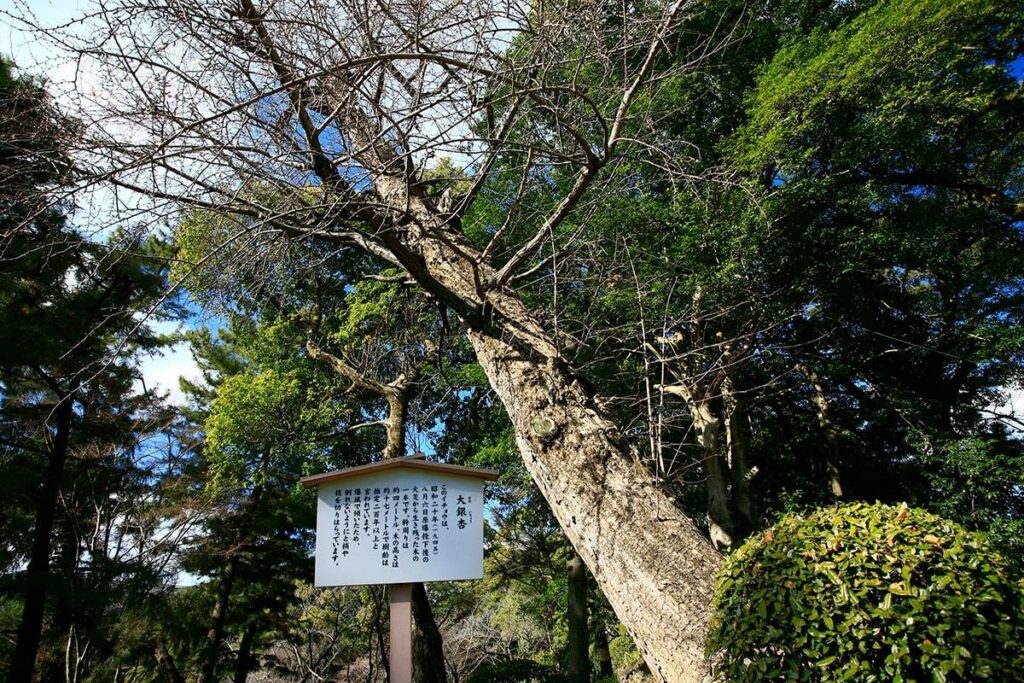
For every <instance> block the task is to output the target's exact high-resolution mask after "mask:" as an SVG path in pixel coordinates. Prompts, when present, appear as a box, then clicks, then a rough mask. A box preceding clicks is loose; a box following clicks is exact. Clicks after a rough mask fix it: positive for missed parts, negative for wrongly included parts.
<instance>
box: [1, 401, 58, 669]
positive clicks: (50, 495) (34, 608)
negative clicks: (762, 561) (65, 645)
mask: <svg viewBox="0 0 1024 683" xmlns="http://www.w3.org/2000/svg"><path fill="white" fill-rule="evenodd" d="M72 408H73V398H72V397H71V396H65V397H64V398H63V399H61V401H60V402H59V403H58V404H57V406H56V408H55V410H54V412H55V415H56V419H57V424H56V432H55V433H54V437H53V442H52V445H51V447H50V453H49V460H48V462H47V463H46V471H45V472H44V474H43V483H42V486H41V488H40V490H39V499H38V503H37V505H36V520H35V528H34V529H33V530H32V552H31V555H30V556H29V561H28V567H27V568H26V570H25V589H24V595H25V605H24V607H23V608H22V612H21V622H20V623H19V624H18V634H17V642H16V644H15V646H14V654H13V655H11V664H10V669H8V672H7V681H8V683H31V681H32V673H33V671H34V670H35V663H36V655H37V654H38V652H39V640H40V637H41V635H42V631H43V614H44V608H45V606H46V588H47V581H48V579H49V575H50V537H51V536H52V535H53V524H54V519H55V517H56V512H57V498H58V495H59V494H60V486H61V479H62V478H63V476H64V465H65V463H67V459H68V442H69V440H70V438H71V420H72V417H73V415H74V413H73V410H72Z"/></svg>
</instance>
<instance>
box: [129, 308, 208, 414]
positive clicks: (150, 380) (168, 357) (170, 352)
mask: <svg viewBox="0 0 1024 683" xmlns="http://www.w3.org/2000/svg"><path fill="white" fill-rule="evenodd" d="M155 327H157V328H159V327H161V326H160V325H156V326H155ZM161 331H163V332H166V331H167V330H161ZM139 371H140V372H141V373H142V382H143V384H144V385H145V388H146V389H148V390H149V391H155V392H157V393H167V394H168V400H169V401H170V402H171V403H173V404H174V405H179V406H180V405H184V404H185V395H184V394H183V393H182V391H181V387H180V386H179V382H178V379H179V378H180V377H184V378H185V379H188V380H191V381H193V382H197V381H199V380H200V379H202V373H201V372H200V370H199V366H197V365H196V361H195V359H194V358H193V357H192V351H191V350H190V349H189V345H188V343H187V342H178V343H177V344H174V345H173V346H170V347H168V348H166V349H164V350H163V351H162V352H161V353H160V354H159V355H153V356H145V357H143V358H142V359H140V362H139ZM139 389H140V390H141V389H142V387H139Z"/></svg>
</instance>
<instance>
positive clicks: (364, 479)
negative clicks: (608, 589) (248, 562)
mask: <svg viewBox="0 0 1024 683" xmlns="http://www.w3.org/2000/svg"><path fill="white" fill-rule="evenodd" d="M497 478H498V473H497V472H495V471H494V470H485V469H478V468H474V467H460V466H458V465H446V464H443V463H437V462H431V461H428V460H426V459H425V457H424V456H423V455H413V456H410V457H407V458H392V459H390V460H382V461H380V462H375V463H371V464H369V465H360V466H359V467H350V468H348V469H344V470H338V471H336V472H327V473H324V474H315V475H312V476H309V477H305V478H304V479H302V485H303V486H305V487H306V488H314V487H315V488H316V489H317V515H316V553H315V556H314V557H315V567H316V572H315V579H314V582H313V583H314V585H316V586H358V585H367V584H390V586H391V658H390V659H391V667H390V668H391V681H392V683H412V584H413V583H419V582H425V581H455V580H461V579H480V578H483V575H484V565H483V528H484V527H483V483H484V481H493V480H495V479H497Z"/></svg>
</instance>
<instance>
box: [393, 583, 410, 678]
mask: <svg viewBox="0 0 1024 683" xmlns="http://www.w3.org/2000/svg"><path fill="white" fill-rule="evenodd" d="M391 683H412V584H411V583H394V584H391Z"/></svg>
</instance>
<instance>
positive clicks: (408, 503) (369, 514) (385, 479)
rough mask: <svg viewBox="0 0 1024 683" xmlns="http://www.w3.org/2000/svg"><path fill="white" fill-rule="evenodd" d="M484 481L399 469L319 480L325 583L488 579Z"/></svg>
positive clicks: (319, 575) (320, 560)
mask: <svg viewBox="0 0 1024 683" xmlns="http://www.w3.org/2000/svg"><path fill="white" fill-rule="evenodd" d="M482 512H483V481H481V480H480V479H476V478H472V477H464V476H457V475H455V476H453V475H451V474H446V473H438V472H430V471H426V470H414V469H412V468H408V469H406V468H394V469H389V470H384V471H381V472H371V473H369V474H365V475H360V476H353V477H349V478H345V479H341V480H338V481H334V482H327V483H324V484H322V485H320V486H319V500H318V502H317V515H316V577H315V585H317V586H354V585H364V584H375V583H414V582H419V581H448V580H453V579H479V578H482V577H483V573H484V572H483V533H484V532H483V528H484V527H483V514H482Z"/></svg>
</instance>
